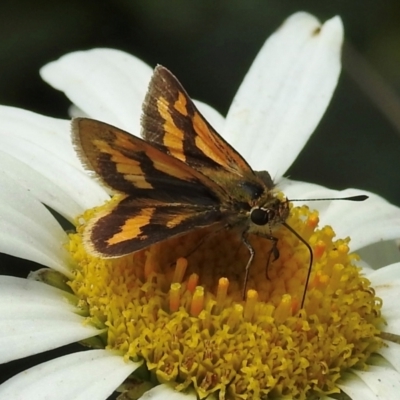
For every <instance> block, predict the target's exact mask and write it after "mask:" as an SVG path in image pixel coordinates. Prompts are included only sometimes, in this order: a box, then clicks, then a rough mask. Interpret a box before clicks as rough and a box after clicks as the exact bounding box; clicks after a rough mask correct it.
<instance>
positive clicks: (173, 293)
mask: <svg viewBox="0 0 400 400" xmlns="http://www.w3.org/2000/svg"><path fill="white" fill-rule="evenodd" d="M105 207H107V206H105ZM92 217H93V210H88V211H87V212H86V213H85V214H84V215H82V216H80V217H79V218H78V219H77V220H78V221H79V223H77V232H76V233H74V234H71V235H70V241H69V243H68V245H67V246H68V250H69V251H70V253H71V255H72V257H73V259H74V260H75V263H76V269H75V270H74V279H73V280H71V281H70V282H69V285H70V287H71V289H72V291H73V292H74V294H75V295H76V296H77V298H78V299H79V301H78V306H79V307H80V308H81V310H82V311H81V313H85V315H87V321H86V323H88V324H89V323H90V324H94V325H95V326H96V327H98V328H99V329H101V330H102V331H101V332H106V333H105V334H102V335H100V336H99V338H98V340H97V346H98V343H104V347H105V348H106V349H110V350H116V351H118V352H120V353H121V354H122V355H123V357H124V359H126V360H128V359H131V360H134V361H139V360H143V363H144V365H145V367H146V371H144V370H143V368H141V369H140V372H138V373H137V374H136V373H134V374H133V377H132V379H133V382H134V384H132V383H131V384H129V382H128V383H127V384H126V385H125V386H126V388H127V389H126V390H127V393H125V397H126V398H137V395H135V394H134V389H129V387H133V386H135V387H136V386H137V385H138V382H141V381H143V380H144V379H145V377H148V382H147V383H143V384H144V385H147V386H146V387H149V385H152V384H154V383H155V382H158V383H168V384H169V385H171V386H172V387H174V388H175V389H176V390H178V391H183V392H185V391H187V390H195V391H196V394H197V397H198V398H199V399H205V398H214V399H215V400H253V399H261V398H265V399H267V398H268V399H278V398H296V399H299V400H305V399H308V398H318V397H323V396H327V395H330V394H333V393H337V392H338V391H339V389H338V386H337V382H338V380H339V379H340V377H341V376H342V374H343V373H344V372H345V371H346V370H348V369H349V368H360V369H365V368H367V360H368V358H369V357H370V355H371V354H373V353H374V352H376V351H377V349H379V347H380V346H382V339H381V338H380V331H379V328H378V327H379V326H380V325H381V324H382V322H383V318H382V317H381V306H382V302H381V300H380V299H379V298H377V297H376V296H375V292H374V290H373V288H371V287H370V283H369V282H368V280H367V279H366V278H365V277H363V276H362V275H361V274H360V272H361V269H360V268H359V267H358V266H357V262H358V260H359V257H358V256H357V255H356V254H352V253H351V252H350V247H349V240H350V239H349V238H345V239H335V233H334V231H333V229H332V228H331V227H329V226H325V227H322V228H319V227H318V222H319V217H318V213H317V212H315V211H310V210H309V209H308V208H307V207H305V206H302V207H291V209H290V216H289V218H288V220H287V223H288V225H290V226H291V227H292V228H293V229H294V230H295V231H296V232H297V233H298V234H299V235H300V236H301V237H302V238H303V239H304V240H305V241H307V242H308V243H309V244H310V246H311V248H312V249H313V255H314V262H313V265H312V269H311V275H310V281H309V284H308V287H307V292H306V297H305V301H304V306H303V308H302V309H300V307H301V300H302V297H303V292H304V287H305V281H306V277H307V274H308V272H309V260H310V254H309V252H308V250H307V248H306V246H305V245H304V243H302V241H301V240H299V239H298V238H297V237H296V236H295V235H293V233H292V232H290V231H289V230H288V229H286V228H285V227H282V228H277V229H275V230H274V231H273V235H274V236H275V237H276V238H277V239H278V242H277V248H278V250H279V257H278V258H277V259H276V260H271V261H270V262H269V263H268V257H269V254H270V250H271V245H272V244H271V241H270V240H268V239H265V238H260V237H258V236H252V235H250V236H249V238H248V239H249V242H250V244H251V246H252V247H253V249H254V251H255V256H254V260H253V262H252V264H251V266H250V272H249V279H248V283H247V288H248V290H247V293H246V299H245V300H243V298H242V290H243V282H244V277H245V266H246V263H247V261H248V259H249V251H248V249H247V247H246V246H245V245H243V243H242V241H241V235H240V232H236V231H235V230H222V231H218V232H213V233H212V234H210V231H209V230H207V229H203V230H197V231H194V232H192V233H190V234H187V235H184V236H180V237H178V238H173V239H169V240H166V241H165V242H161V243H158V244H156V245H154V246H151V247H149V248H146V249H143V250H141V251H139V252H137V253H134V254H131V255H128V256H125V257H122V258H116V259H107V260H105V259H99V258H95V257H93V256H91V255H89V254H87V253H86V251H85V249H84V245H83V243H82V233H83V230H84V224H85V223H86V221H89V220H90V219H91V218H92ZM193 249H196V250H195V251H193ZM272 258H274V257H272ZM125 386H124V387H125ZM130 390H132V392H130ZM135 396H136V397H135Z"/></svg>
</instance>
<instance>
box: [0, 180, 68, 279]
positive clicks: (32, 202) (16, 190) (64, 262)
mask: <svg viewBox="0 0 400 400" xmlns="http://www.w3.org/2000/svg"><path fill="white" fill-rule="evenodd" d="M0 187H1V190H0V222H1V229H0V251H1V252H3V253H6V254H10V255H13V256H16V257H19V258H24V259H27V260H31V261H35V262H37V263H40V264H42V265H45V266H48V267H51V268H53V269H55V270H57V271H59V272H61V273H63V274H65V275H67V276H70V274H71V272H70V270H69V269H68V264H69V263H70V262H71V259H70V256H69V254H68V253H67V251H66V250H65V249H64V247H63V244H64V243H66V241H67V240H68V239H67V235H66V234H65V232H64V231H63V230H62V229H61V227H60V225H59V224H58V222H57V221H56V220H55V218H54V217H53V216H52V215H51V214H50V212H49V211H48V210H47V209H46V207H45V206H44V205H43V204H42V203H40V202H39V201H38V200H36V199H35V198H34V197H33V196H32V195H31V194H30V193H29V192H28V191H27V190H25V189H24V188H22V187H21V186H19V185H18V183H17V182H15V181H13V180H12V179H10V178H9V177H8V176H7V175H4V174H0Z"/></svg>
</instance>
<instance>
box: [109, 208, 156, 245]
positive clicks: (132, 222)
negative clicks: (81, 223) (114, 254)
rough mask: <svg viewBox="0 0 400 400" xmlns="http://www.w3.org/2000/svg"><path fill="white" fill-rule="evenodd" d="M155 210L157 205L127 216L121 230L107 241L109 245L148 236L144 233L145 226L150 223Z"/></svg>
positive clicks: (142, 238)
mask: <svg viewBox="0 0 400 400" xmlns="http://www.w3.org/2000/svg"><path fill="white" fill-rule="evenodd" d="M155 210H156V208H155V207H149V208H143V209H142V210H141V211H140V214H138V215H135V216H134V217H129V216H127V219H126V221H125V223H124V224H123V225H122V226H121V228H120V231H119V232H118V233H116V234H114V235H113V236H112V237H111V238H109V239H108V240H107V241H106V242H107V245H108V246H113V245H115V244H119V243H121V242H125V241H127V240H132V239H133V238H135V239H137V240H144V239H146V237H147V236H145V235H143V228H144V227H145V226H147V225H149V223H150V220H151V218H152V216H153V214H154V212H155Z"/></svg>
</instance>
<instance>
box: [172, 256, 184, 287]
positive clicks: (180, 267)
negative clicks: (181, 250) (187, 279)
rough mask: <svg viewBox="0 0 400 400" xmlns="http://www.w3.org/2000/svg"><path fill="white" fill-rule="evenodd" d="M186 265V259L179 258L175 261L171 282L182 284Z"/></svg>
mask: <svg viewBox="0 0 400 400" xmlns="http://www.w3.org/2000/svg"><path fill="white" fill-rule="evenodd" d="M187 264H188V262H187V259H186V258H183V257H179V258H178V259H177V260H176V268H175V273H174V278H173V282H182V280H183V277H184V275H185V272H186V268H187Z"/></svg>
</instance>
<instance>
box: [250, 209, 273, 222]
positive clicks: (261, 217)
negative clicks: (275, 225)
mask: <svg viewBox="0 0 400 400" xmlns="http://www.w3.org/2000/svg"><path fill="white" fill-rule="evenodd" d="M250 219H251V222H253V223H255V224H256V225H266V224H267V223H268V222H269V220H270V215H269V212H268V211H267V210H264V209H263V208H253V209H252V210H251V213H250Z"/></svg>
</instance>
